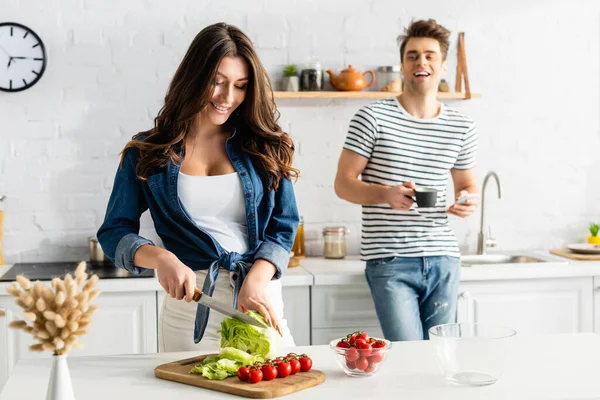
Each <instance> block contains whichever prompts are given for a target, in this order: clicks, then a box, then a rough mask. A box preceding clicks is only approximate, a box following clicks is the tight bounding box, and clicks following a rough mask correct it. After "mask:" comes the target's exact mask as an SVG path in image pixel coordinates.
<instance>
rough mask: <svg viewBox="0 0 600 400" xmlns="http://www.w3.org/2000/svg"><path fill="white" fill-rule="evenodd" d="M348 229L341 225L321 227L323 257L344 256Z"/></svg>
mask: <svg viewBox="0 0 600 400" xmlns="http://www.w3.org/2000/svg"><path fill="white" fill-rule="evenodd" d="M347 233H348V230H347V229H346V228H345V227H343V226H329V227H325V228H323V257H325V258H344V257H346V234H347Z"/></svg>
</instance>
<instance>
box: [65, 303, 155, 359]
mask: <svg viewBox="0 0 600 400" xmlns="http://www.w3.org/2000/svg"><path fill="white" fill-rule="evenodd" d="M96 304H97V305H98V311H96V313H95V314H94V317H93V320H92V324H91V325H90V329H89V332H88V333H87V335H84V336H82V337H81V339H80V342H81V343H82V344H83V346H84V347H83V349H76V350H75V351H74V352H73V355H75V356H87V355H107V354H140V353H156V352H157V351H158V340H157V330H158V324H157V319H156V292H131V293H123V292H119V293H102V294H100V296H98V297H97V299H96Z"/></svg>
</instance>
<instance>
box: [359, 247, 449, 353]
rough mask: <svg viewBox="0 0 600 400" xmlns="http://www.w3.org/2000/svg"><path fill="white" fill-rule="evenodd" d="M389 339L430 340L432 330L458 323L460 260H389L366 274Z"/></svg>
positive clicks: (371, 266)
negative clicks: (436, 327) (447, 324)
mask: <svg viewBox="0 0 600 400" xmlns="http://www.w3.org/2000/svg"><path fill="white" fill-rule="evenodd" d="M365 275H366V277H367V282H368V283H369V288H370V289H371V295H372V296H373V301H374V302H375V310H376V311H377V318H379V323H380V324H381V328H382V330H383V335H384V336H385V338H386V339H388V340H392V341H397V340H422V339H429V332H428V331H429V328H431V327H432V326H435V325H439V324H446V323H452V322H455V321H456V303H457V294H458V284H459V282H460V259H458V258H455V257H445V256H435V257H388V258H381V259H378V260H371V261H367V268H366V270H365Z"/></svg>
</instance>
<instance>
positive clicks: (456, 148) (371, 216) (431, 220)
mask: <svg viewBox="0 0 600 400" xmlns="http://www.w3.org/2000/svg"><path fill="white" fill-rule="evenodd" d="M344 148H345V149H348V150H351V151H353V152H355V153H357V154H359V155H361V156H363V157H366V158H368V159H369V161H368V162H367V165H366V167H365V169H364V171H363V172H362V174H361V179H362V180H363V181H364V182H368V183H371V184H382V185H389V186H395V185H401V184H402V183H404V182H406V181H413V182H415V185H416V186H417V187H434V188H436V189H437V190H438V195H437V203H436V206H435V207H434V208H421V209H419V208H418V207H417V206H416V204H413V206H412V207H411V209H410V210H406V211H405V210H393V209H392V208H391V207H390V205H389V204H373V205H363V206H362V237H361V256H362V257H361V258H362V259H363V260H374V259H378V258H384V257H394V256H399V257H425V256H444V255H445V256H453V257H459V256H460V253H459V249H458V243H457V242H456V237H455V236H454V232H452V230H451V229H450V227H449V226H448V215H447V214H446V210H447V208H448V205H447V204H446V186H447V183H448V177H449V171H450V169H451V168H456V169H470V168H474V167H475V151H476V149H477V131H476V129H475V124H474V122H473V120H471V119H470V118H468V117H466V116H465V115H463V114H461V113H459V112H458V111H456V110H454V109H452V108H450V107H448V106H446V105H445V104H442V106H441V110H440V113H439V115H438V116H437V117H435V118H430V119H419V118H415V117H413V116H412V115H410V114H409V113H408V112H407V111H406V110H405V109H404V107H402V105H401V104H400V103H399V102H398V100H397V99H396V98H395V97H394V98H389V99H385V100H379V101H377V102H375V103H372V104H369V105H368V106H365V107H363V108H361V109H360V110H359V111H358V112H357V113H356V115H355V116H354V118H353V119H352V121H351V122H350V127H349V129H348V136H347V137H346V142H345V143H344ZM449 197H450V200H449V202H450V204H452V203H453V202H454V194H453V193H451V194H450V195H449Z"/></svg>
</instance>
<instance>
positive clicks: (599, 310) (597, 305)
mask: <svg viewBox="0 0 600 400" xmlns="http://www.w3.org/2000/svg"><path fill="white" fill-rule="evenodd" d="M594 332H595V333H598V334H600V276H596V277H594Z"/></svg>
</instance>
